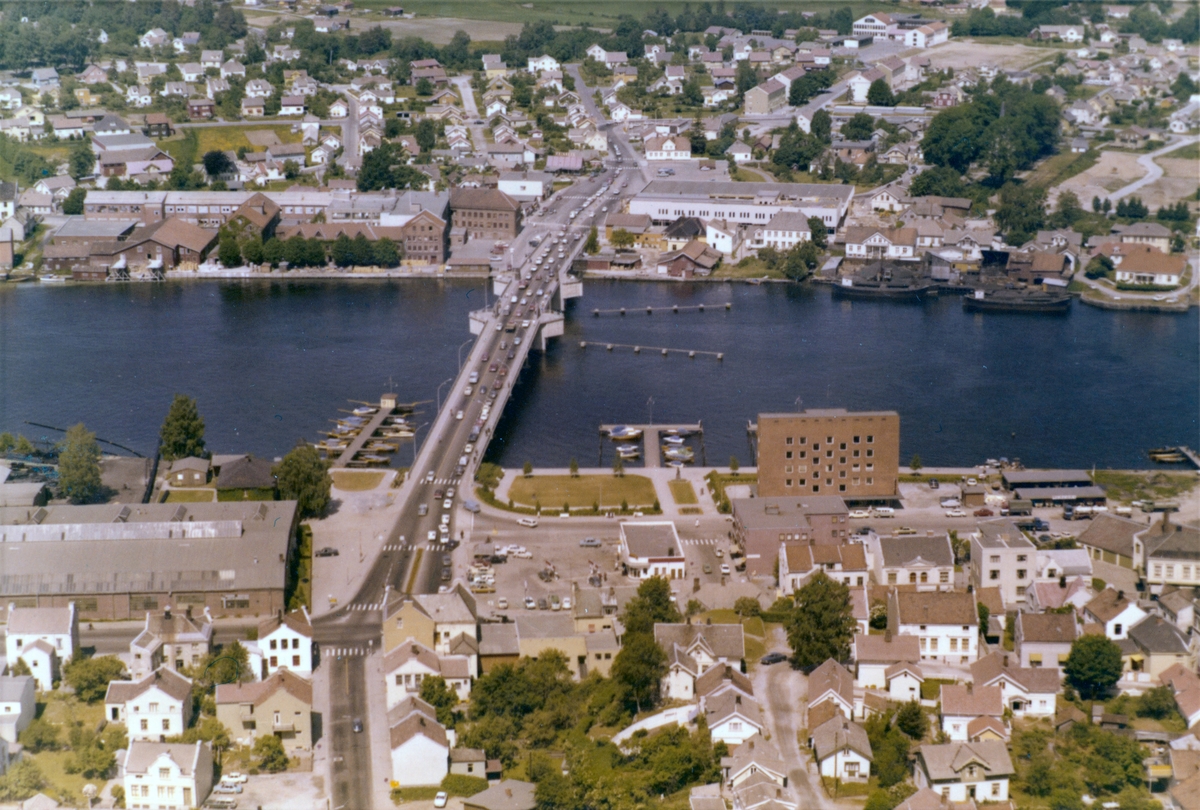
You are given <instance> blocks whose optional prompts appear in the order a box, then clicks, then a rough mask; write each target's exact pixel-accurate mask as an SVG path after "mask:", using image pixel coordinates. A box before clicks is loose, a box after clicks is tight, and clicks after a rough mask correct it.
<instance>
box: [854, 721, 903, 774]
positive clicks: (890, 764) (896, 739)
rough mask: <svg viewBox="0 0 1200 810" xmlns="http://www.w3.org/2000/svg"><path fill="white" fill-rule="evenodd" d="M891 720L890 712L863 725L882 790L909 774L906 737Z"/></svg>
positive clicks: (873, 765)
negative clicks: (873, 756)
mask: <svg viewBox="0 0 1200 810" xmlns="http://www.w3.org/2000/svg"><path fill="white" fill-rule="evenodd" d="M891 720H892V715H891V712H888V713H885V714H876V715H873V716H872V717H871V719H869V720H868V721H867V722H866V723H864V724H863V728H864V729H866V732H867V739H868V740H869V741H870V743H871V752H872V753H873V754H874V755H875V761H874V763H872V767H873V770H874V771H875V774H876V775H877V776H878V777H879V786H880V787H883V788H887V787H891V786H892V785H897V784H900V783H901V782H903V781H904V779H905V778H906V777H907V776H908V773H909V767H908V751H909V747H910V743H909V741H908V737H907V736H906V735H905V734H904V733H903V732H902V731H900V729H899V728H897V727H896V726H895V725H893V724H892V722H891Z"/></svg>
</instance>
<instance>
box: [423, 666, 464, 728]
mask: <svg viewBox="0 0 1200 810" xmlns="http://www.w3.org/2000/svg"><path fill="white" fill-rule="evenodd" d="M421 700H423V701H425V702H426V703H428V704H429V705H430V706H432V707H433V708H434V710H435V711H436V712H437V719H438V722H439V723H441V724H442V725H443V726H446V727H447V728H454V723H455V720H456V717H455V714H454V707H456V706H457V705H458V693H457V692H455V691H454V690H453V689H451V688H450V687H449V686H448V685H447V684H446V680H445V679H444V678H443V677H442V676H440V675H435V676H434V677H432V678H425V679H423V680H422V681H421Z"/></svg>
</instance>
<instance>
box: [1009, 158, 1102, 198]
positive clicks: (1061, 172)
mask: <svg viewBox="0 0 1200 810" xmlns="http://www.w3.org/2000/svg"><path fill="white" fill-rule="evenodd" d="M1099 159H1100V153H1099V152H1098V151H1096V150H1094V149H1089V150H1088V151H1086V152H1081V153H1079V154H1076V153H1074V152H1070V151H1066V152H1060V153H1058V154H1057V155H1051V156H1050V157H1048V158H1046V159H1045V160H1043V161H1042V162H1041V163H1040V164H1039V165H1038V166H1037V167H1036V168H1034V170H1033V171H1031V172H1030V173H1029V176H1028V177H1026V178H1025V182H1027V183H1029V184H1030V185H1032V186H1041V187H1042V188H1051V187H1053V186H1057V185H1058V184H1059V183H1062V182H1064V181H1066V180H1069V179H1070V178H1072V177H1074V176H1075V175H1077V174H1080V173H1081V172H1085V171H1087V170H1088V169H1090V168H1092V167H1093V166H1095V165H1096V161H1097V160H1099ZM1081 202H1084V201H1081ZM1084 204H1086V202H1085V203H1084Z"/></svg>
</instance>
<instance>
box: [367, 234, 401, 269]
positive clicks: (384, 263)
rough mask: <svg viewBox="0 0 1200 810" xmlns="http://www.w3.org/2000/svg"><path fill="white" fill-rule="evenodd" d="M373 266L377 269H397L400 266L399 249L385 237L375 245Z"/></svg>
mask: <svg viewBox="0 0 1200 810" xmlns="http://www.w3.org/2000/svg"><path fill="white" fill-rule="evenodd" d="M373 253H374V259H375V261H374V264H375V265H376V266H377V267H398V266H399V265H400V258H401V257H400V248H399V246H398V245H397V244H396V243H395V242H393V241H392V240H391V239H388V238H387V237H386V236H385V237H384V238H382V239H380V240H379V241H377V242H376V243H375V248H374V251H373Z"/></svg>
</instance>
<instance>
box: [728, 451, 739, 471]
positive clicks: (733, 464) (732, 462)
mask: <svg viewBox="0 0 1200 810" xmlns="http://www.w3.org/2000/svg"><path fill="white" fill-rule="evenodd" d="M739 469H741V465H740V464H738V460H737V456H730V457H729V472H731V473H733V474H734V475H737V474H738V470H739Z"/></svg>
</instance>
